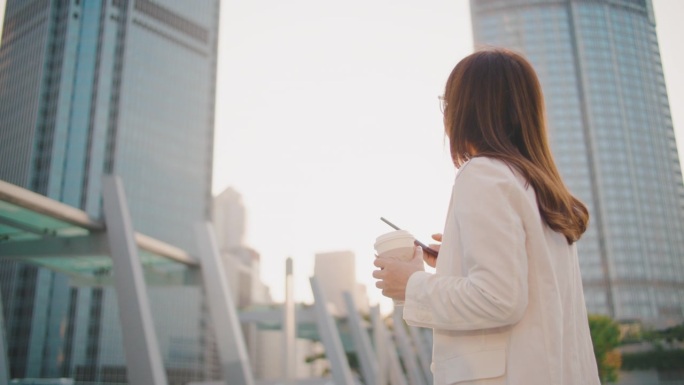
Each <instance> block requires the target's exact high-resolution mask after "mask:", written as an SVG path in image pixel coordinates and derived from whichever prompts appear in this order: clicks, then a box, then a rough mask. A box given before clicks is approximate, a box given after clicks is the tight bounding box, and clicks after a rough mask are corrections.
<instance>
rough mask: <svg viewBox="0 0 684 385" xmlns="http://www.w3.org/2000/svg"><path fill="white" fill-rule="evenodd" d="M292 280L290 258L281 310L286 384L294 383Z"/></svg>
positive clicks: (288, 259)
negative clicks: (283, 302)
mask: <svg viewBox="0 0 684 385" xmlns="http://www.w3.org/2000/svg"><path fill="white" fill-rule="evenodd" d="M292 281H293V278H292V258H287V260H286V261H285V306H284V308H283V337H284V340H285V341H284V342H285V343H284V344H283V359H282V361H281V362H282V363H283V365H284V368H283V369H284V378H285V382H286V383H287V384H294V383H295V376H296V373H295V366H296V361H295V358H296V346H295V337H296V327H297V324H296V321H295V303H294V285H293V282H292Z"/></svg>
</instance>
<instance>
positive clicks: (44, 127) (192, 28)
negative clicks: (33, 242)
mask: <svg viewBox="0 0 684 385" xmlns="http://www.w3.org/2000/svg"><path fill="white" fill-rule="evenodd" d="M218 18H219V0H193V1H186V0H154V1H151V0H93V1H90V0H7V4H6V10H5V21H4V28H3V34H2V45H1V46H0V180H4V181H7V182H10V183H12V184H15V185H18V186H20V187H23V188H26V189H29V190H32V191H35V192H37V193H39V194H43V195H45V196H47V197H49V198H52V199H54V200H57V201H60V202H63V203H66V204H68V205H71V206H73V207H76V208H79V209H81V210H83V211H85V212H87V213H88V215H89V216H90V217H92V218H93V219H95V220H99V221H101V220H102V177H103V175H107V174H115V175H118V176H120V177H121V179H122V181H123V185H124V188H125V190H126V196H127V198H128V205H129V207H130V213H131V217H132V223H133V227H134V229H135V230H136V231H139V232H141V233H144V234H145V235H148V236H151V237H153V238H155V239H159V240H161V241H164V242H166V243H168V244H171V245H174V246H177V247H179V248H181V249H183V250H186V251H188V252H189V253H191V254H195V251H196V249H197V246H196V244H195V240H194V234H195V231H194V228H193V225H194V224H195V223H198V222H202V221H208V220H210V216H211V204H212V196H211V178H212V158H213V136H214V108H215V94H216V92H215V83H216V63H217V39H218V23H219V20H218ZM0 227H1V224H0ZM0 241H2V239H1V237H0ZM150 277H151V278H150ZM150 277H148V278H150V279H153V280H156V283H149V282H148V284H151V285H152V286H156V285H157V284H161V285H162V286H165V285H170V286H174V285H177V286H178V285H179V286H180V287H164V289H163V290H161V289H159V288H158V287H151V288H150V289H149V291H150V296H151V297H152V298H153V300H154V306H153V310H154V312H155V323H156V324H158V325H159V328H158V330H159V331H161V335H160V342H161V348H162V350H163V352H162V354H163V356H164V360H165V365H166V369H167V371H168V373H169V379H170V382H171V383H187V382H188V381H192V380H201V379H212V378H216V373H215V372H216V370H215V367H216V362H215V360H216V354H215V351H214V350H215V347H213V345H212V343H211V339H212V338H213V337H212V335H211V333H210V332H209V331H208V329H207V327H206V325H208V324H210V323H211V321H210V320H209V319H208V318H207V317H208V311H207V308H206V303H205V301H204V294H203V293H202V291H201V290H200V289H199V288H198V287H185V286H183V284H182V283H183V282H197V281H198V279H199V278H197V272H193V271H192V269H190V270H189V269H187V268H182V267H180V266H179V267H178V268H177V269H175V270H174V271H171V272H169V273H168V274H166V275H164V276H162V278H159V276H155V275H154V274H152V275H151V276H150ZM155 277H156V278H155ZM71 278H73V277H68V276H66V275H64V274H62V273H60V272H56V271H53V270H48V269H45V268H38V267H35V266H32V265H28V264H24V263H19V262H0V289H1V290H2V299H3V301H2V308H3V309H2V310H3V314H4V320H5V324H6V328H7V331H8V333H7V334H8V356H9V365H10V372H11V375H12V376H13V377H18V378H24V377H36V378H39V377H42V378H45V377H52V378H56V377H71V378H75V379H77V381H84V382H88V383H98V382H110V383H125V382H126V374H125V364H124V362H123V356H122V346H121V338H120V336H121V327H122V326H121V325H120V324H119V321H118V315H117V314H118V310H117V304H116V293H115V292H114V291H113V290H112V289H111V288H110V287H107V284H102V285H94V286H91V285H90V284H87V283H86V284H84V283H83V282H80V283H79V282H74V281H73V280H72V279H71ZM167 281H168V282H167ZM160 282H161V283H160ZM77 383H78V382H77Z"/></svg>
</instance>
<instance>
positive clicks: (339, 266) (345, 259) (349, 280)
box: [314, 251, 369, 316]
mask: <svg viewBox="0 0 684 385" xmlns="http://www.w3.org/2000/svg"><path fill="white" fill-rule="evenodd" d="M314 276H315V277H317V278H318V281H319V282H320V285H321V290H322V291H323V295H324V296H325V299H326V301H327V302H328V304H327V305H328V307H329V310H330V311H331V313H332V314H334V315H336V316H346V315H347V304H346V302H345V300H344V296H343V293H344V292H348V293H349V294H350V295H351V297H352V300H353V301H354V304H355V305H356V309H357V310H359V311H360V312H362V313H368V312H369V304H368V296H367V295H366V287H365V286H364V285H361V284H359V283H358V282H357V280H356V256H355V255H354V253H353V252H351V251H330V252H322V253H316V259H315V263H314Z"/></svg>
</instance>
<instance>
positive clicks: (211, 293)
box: [195, 223, 254, 385]
mask: <svg viewBox="0 0 684 385" xmlns="http://www.w3.org/2000/svg"><path fill="white" fill-rule="evenodd" d="M195 232H196V235H197V240H198V245H197V246H198V248H199V254H200V259H201V262H202V278H203V280H204V288H205V290H206V292H207V300H208V302H209V311H210V313H211V319H212V321H213V322H212V324H213V326H214V333H215V334H216V343H217V345H218V351H219V356H220V358H221V366H222V368H223V374H224V377H225V380H226V383H227V384H230V385H253V384H254V379H253V378H252V370H251V368H250V366H249V358H248V356H247V347H246V345H245V341H244V335H243V334H242V329H241V328H240V320H239V318H238V314H237V309H236V307H235V304H234V303H233V297H232V296H231V293H230V286H229V285H228V279H227V278H226V274H225V270H224V267H223V263H222V262H221V256H220V253H219V251H218V250H219V249H218V243H217V242H216V236H215V235H214V229H213V227H212V226H211V224H210V223H199V224H197V225H196V226H195Z"/></svg>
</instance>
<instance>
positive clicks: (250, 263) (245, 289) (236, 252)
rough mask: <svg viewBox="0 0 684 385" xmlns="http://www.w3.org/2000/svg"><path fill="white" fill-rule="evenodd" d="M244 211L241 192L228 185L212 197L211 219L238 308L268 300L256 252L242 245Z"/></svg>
mask: <svg viewBox="0 0 684 385" xmlns="http://www.w3.org/2000/svg"><path fill="white" fill-rule="evenodd" d="M246 220H247V210H246V209H245V206H244V204H243V203H242V195H240V193H239V192H237V191H236V190H235V189H233V188H232V187H228V188H226V189H225V190H223V191H222V192H221V193H219V194H218V195H217V196H216V197H214V202H213V216H212V221H213V225H214V229H215V231H216V242H217V243H218V247H219V252H220V253H221V258H222V260H223V264H224V267H225V270H226V271H225V273H226V278H227V279H228V284H229V286H230V289H231V292H232V294H233V296H234V299H235V303H236V305H237V306H238V307H240V308H243V307H246V306H249V305H252V304H267V303H271V302H272V300H271V295H270V292H269V288H268V286H266V285H265V284H264V283H263V282H262V281H261V259H260V255H259V253H258V252H257V251H256V250H254V249H252V248H250V247H249V246H247V245H246V244H245V240H244V235H245V226H246Z"/></svg>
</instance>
